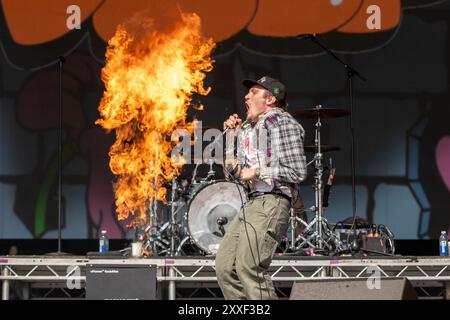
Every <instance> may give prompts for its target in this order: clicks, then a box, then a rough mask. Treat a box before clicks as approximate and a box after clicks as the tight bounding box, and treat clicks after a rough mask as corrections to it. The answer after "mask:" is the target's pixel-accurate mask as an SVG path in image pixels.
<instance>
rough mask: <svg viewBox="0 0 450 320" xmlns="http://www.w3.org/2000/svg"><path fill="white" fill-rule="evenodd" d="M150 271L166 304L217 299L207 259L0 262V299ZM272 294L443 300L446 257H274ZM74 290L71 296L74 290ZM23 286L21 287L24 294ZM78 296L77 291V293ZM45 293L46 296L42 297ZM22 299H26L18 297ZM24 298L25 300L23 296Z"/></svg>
mask: <svg viewBox="0 0 450 320" xmlns="http://www.w3.org/2000/svg"><path fill="white" fill-rule="evenodd" d="M88 264H89V265H95V264H99V265H100V264H101V265H105V264H106V265H156V267H157V280H158V283H159V284H160V285H161V286H163V287H167V288H168V290H167V293H168V297H164V298H168V299H176V298H178V297H187V298H196V297H200V296H202V295H206V296H208V297H210V298H217V299H219V298H221V293H220V290H218V285H217V281H216V275H215V267H214V258H213V257H200V258H189V257H175V258H168V257H165V258H163V259H89V258H86V257H64V258H63V257H58V258H54V257H0V269H1V275H0V280H1V281H2V298H3V299H8V298H9V291H10V286H11V284H13V283H17V282H22V283H26V284H27V285H28V286H29V287H31V288H40V289H43V290H44V289H47V292H45V293H44V294H43V297H44V298H45V297H48V296H51V294H50V293H52V292H53V291H55V290H60V291H61V292H62V293H63V295H62V296H63V297H75V298H83V289H84V287H85V282H86V275H85V270H86V266H87V265H88ZM269 274H270V275H271V277H272V280H273V281H274V284H275V286H276V289H277V291H278V292H279V294H280V295H281V296H282V297H284V296H288V294H289V293H288V289H289V288H291V287H292V284H293V283H294V282H296V281H313V280H333V279H341V280H342V279H369V278H371V277H379V278H403V277H406V278H407V279H408V280H410V281H411V283H412V284H413V286H414V287H416V290H417V291H418V293H419V294H421V296H423V297H425V298H426V297H429V298H431V297H436V296H440V297H442V296H443V295H445V294H446V284H447V283H450V257H398V258H397V257H392V258H391V257H389V258H384V257H383V258H363V259H355V258H351V257H336V258H329V257H286V256H283V257H276V258H275V259H274V260H273V262H272V265H271V267H270V269H269ZM75 284H78V287H76V285H75ZM74 286H75V287H76V289H79V290H78V291H77V290H72V289H74ZM26 287H27V286H25V288H26ZM80 290H81V291H80ZM48 291H50V293H48ZM24 296H25V298H26V297H27V294H24ZM28 296H29V295H28Z"/></svg>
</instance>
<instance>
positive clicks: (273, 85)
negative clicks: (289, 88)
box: [242, 76, 287, 108]
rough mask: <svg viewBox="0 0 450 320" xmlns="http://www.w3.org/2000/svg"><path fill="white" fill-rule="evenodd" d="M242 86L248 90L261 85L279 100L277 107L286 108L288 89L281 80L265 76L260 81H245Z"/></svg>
mask: <svg viewBox="0 0 450 320" xmlns="http://www.w3.org/2000/svg"><path fill="white" fill-rule="evenodd" d="M242 84H243V85H244V86H246V87H247V88H249V89H250V88H251V87H253V86H255V85H259V86H261V87H263V88H264V89H267V90H268V91H269V92H270V93H272V94H273V95H274V96H275V98H276V99H277V106H278V107H282V108H285V107H287V104H286V87H285V86H284V84H282V83H281V82H280V81H279V80H277V79H274V78H271V77H268V76H264V77H262V78H261V79H259V80H252V79H244V80H242Z"/></svg>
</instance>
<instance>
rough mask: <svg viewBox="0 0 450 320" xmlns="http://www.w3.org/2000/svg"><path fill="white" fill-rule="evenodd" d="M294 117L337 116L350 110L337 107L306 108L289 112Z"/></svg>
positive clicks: (342, 115) (343, 115)
mask: <svg viewBox="0 0 450 320" xmlns="http://www.w3.org/2000/svg"><path fill="white" fill-rule="evenodd" d="M291 114H292V116H293V117H294V118H301V119H312V118H317V117H320V118H339V117H345V116H348V115H349V114H350V111H348V110H344V109H337V108H306V109H302V110H297V111H293V112H291Z"/></svg>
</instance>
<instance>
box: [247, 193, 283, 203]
mask: <svg viewBox="0 0 450 320" xmlns="http://www.w3.org/2000/svg"><path fill="white" fill-rule="evenodd" d="M267 194H272V195H275V196H279V197H282V198H285V199H286V200H289V201H291V197H289V196H287V195H285V194H284V193H283V192H281V191H269V192H259V191H254V192H252V193H250V194H249V195H248V198H249V199H254V198H256V197H259V196H264V195H267Z"/></svg>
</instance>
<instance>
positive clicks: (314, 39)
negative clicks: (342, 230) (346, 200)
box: [298, 34, 367, 251]
mask: <svg viewBox="0 0 450 320" xmlns="http://www.w3.org/2000/svg"><path fill="white" fill-rule="evenodd" d="M298 38H299V39H307V40H311V41H312V42H314V43H315V44H317V45H318V46H319V47H321V48H322V49H323V50H324V51H325V52H326V53H327V54H328V55H330V56H331V57H333V58H334V59H335V60H336V61H338V62H339V63H340V64H342V66H344V69H345V71H346V75H347V82H348V88H349V100H350V139H351V149H350V152H351V160H350V162H351V178H352V215H353V223H352V229H353V236H354V239H353V243H352V249H353V250H354V251H356V250H358V249H359V248H358V242H357V240H356V224H355V221H356V187H355V179H356V174H355V172H356V168H355V128H354V123H353V110H354V101H353V100H354V96H353V76H355V75H356V76H357V77H358V78H360V79H361V80H362V81H367V79H366V78H365V77H364V76H363V75H361V73H359V72H358V71H356V70H355V69H354V68H353V67H352V66H350V65H349V64H347V63H346V62H344V61H342V60H341V59H340V58H339V57H338V56H336V55H335V54H334V53H333V52H332V51H331V50H330V49H329V48H327V47H326V46H325V45H324V44H322V43H321V42H320V41H319V40H318V39H317V36H316V35H315V34H307V35H300V36H298Z"/></svg>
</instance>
